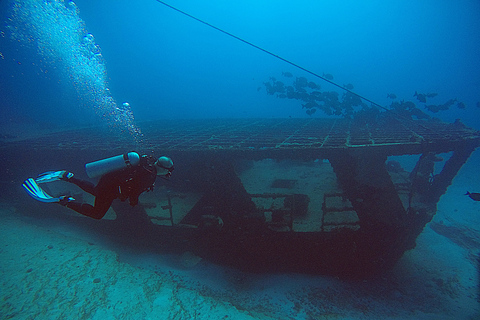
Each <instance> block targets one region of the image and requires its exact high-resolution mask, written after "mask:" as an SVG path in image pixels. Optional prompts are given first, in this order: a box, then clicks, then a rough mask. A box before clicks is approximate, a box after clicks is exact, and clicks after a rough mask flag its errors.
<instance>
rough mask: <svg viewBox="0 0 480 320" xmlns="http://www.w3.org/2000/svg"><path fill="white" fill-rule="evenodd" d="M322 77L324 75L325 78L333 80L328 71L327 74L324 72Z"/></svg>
mask: <svg viewBox="0 0 480 320" xmlns="http://www.w3.org/2000/svg"><path fill="white" fill-rule="evenodd" d="M322 77H324V78H325V79H327V80H333V76H332V75H331V74H330V73H327V74H325V73H324V74H323V75H322Z"/></svg>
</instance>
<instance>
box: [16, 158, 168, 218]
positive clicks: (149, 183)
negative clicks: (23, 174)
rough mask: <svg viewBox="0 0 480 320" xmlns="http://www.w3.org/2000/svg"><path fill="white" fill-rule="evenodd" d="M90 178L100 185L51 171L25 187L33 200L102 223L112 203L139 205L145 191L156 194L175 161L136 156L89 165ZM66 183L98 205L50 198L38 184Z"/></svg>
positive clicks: (109, 159)
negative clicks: (157, 181) (157, 184)
mask: <svg viewBox="0 0 480 320" xmlns="http://www.w3.org/2000/svg"><path fill="white" fill-rule="evenodd" d="M85 169H86V171H87V175H88V176H89V177H90V178H94V177H98V176H100V180H99V181H98V184H97V185H96V186H95V185H94V184H93V183H91V182H89V181H85V180H80V179H77V178H75V177H74V175H73V173H71V172H68V171H65V170H63V171H49V172H45V173H42V174H40V175H39V176H38V177H37V178H36V179H32V178H29V179H27V180H25V182H24V183H23V187H24V188H25V190H26V191H27V192H28V194H29V195H30V196H31V197H33V198H34V199H36V200H38V201H41V202H47V203H59V204H60V205H63V206H66V207H67V208H70V209H72V210H75V211H76V212H78V213H80V214H83V215H85V216H87V217H90V218H94V219H101V218H103V216H104V215H105V213H106V212H107V211H108V209H109V208H110V206H111V204H112V202H113V200H115V199H120V200H121V201H125V200H127V199H129V202H130V205H131V206H135V205H137V204H138V196H139V195H140V194H141V193H143V192H144V191H151V190H153V187H154V184H155V179H156V177H157V176H160V177H163V178H168V177H170V175H171V174H172V171H173V169H174V168H173V161H172V159H170V158H169V157H166V156H162V157H160V158H158V159H155V158H154V157H153V156H147V155H143V156H141V157H140V156H139V155H138V154H137V153H136V152H129V153H126V154H123V155H119V156H115V157H111V158H107V159H103V160H99V161H95V162H91V163H87V164H86V165H85ZM58 180H62V181H66V182H70V183H73V184H75V185H77V186H78V187H80V188H81V189H82V190H83V191H85V192H88V193H90V194H92V195H94V196H95V204H94V205H93V206H92V205H90V204H88V203H82V202H77V201H75V199H74V198H72V197H69V196H65V195H64V196H60V197H56V198H55V197H52V196H50V195H49V194H47V193H46V192H45V191H44V190H43V189H42V188H41V187H40V186H39V185H38V184H41V183H46V182H52V181H58Z"/></svg>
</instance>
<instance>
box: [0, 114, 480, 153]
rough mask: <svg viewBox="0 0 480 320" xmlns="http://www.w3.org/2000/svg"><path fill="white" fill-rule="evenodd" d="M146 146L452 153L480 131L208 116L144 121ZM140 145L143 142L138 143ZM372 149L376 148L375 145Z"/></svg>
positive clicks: (62, 143)
mask: <svg viewBox="0 0 480 320" xmlns="http://www.w3.org/2000/svg"><path fill="white" fill-rule="evenodd" d="M140 127H141V130H142V132H143V134H144V141H143V146H144V147H146V148H152V149H161V150H164V151H173V152H175V151H177V152H195V151H197V152H211V151H217V152H225V153H228V152H234V153H235V152H243V153H268V154H270V155H273V156H275V153H277V154H281V153H282V152H283V153H285V152H290V154H291V153H292V152H293V153H297V152H298V153H301V154H302V155H305V154H306V153H308V152H315V153H316V156H318V155H319V154H320V155H322V154H327V155H328V154H330V153H331V152H336V151H338V150H345V149H352V148H355V149H357V148H375V149H376V150H382V151H383V152H384V153H386V154H388V155H394V154H418V153H422V152H425V151H437V152H447V151H452V150H456V149H457V148H459V147H462V146H463V145H474V146H478V145H479V144H480V132H479V131H475V130H473V129H471V128H468V127H466V126H464V125H463V124H461V123H454V124H447V123H443V122H440V121H420V120H402V121H400V120H398V119H393V118H390V119H388V120H382V121H379V122H378V123H376V124H374V125H372V124H369V125H367V124H359V123H358V122H353V121H352V120H348V119H205V120H168V121H167V120H161V121H153V122H146V123H143V124H142V125H141V126H140ZM132 141H133V140H132V139H131V137H129V136H128V134H126V133H125V134H119V133H118V132H117V133H113V132H112V131H111V130H108V129H106V128H102V129H100V128H90V129H82V130H75V131H68V132H62V133H57V134H51V135H48V136H43V137H38V138H34V139H29V140H23V141H17V142H4V143H2V144H1V145H0V148H1V149H4V148H8V147H12V146H21V145H28V147H33V148H42V149H102V150H112V149H124V148H128V147H131V146H134V145H133V143H132ZM137 147H138V146H137ZM372 150H373V149H372Z"/></svg>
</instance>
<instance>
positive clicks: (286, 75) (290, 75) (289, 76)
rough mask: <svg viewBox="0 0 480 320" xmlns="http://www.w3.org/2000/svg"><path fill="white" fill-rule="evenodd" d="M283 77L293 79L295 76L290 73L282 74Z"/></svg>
mask: <svg viewBox="0 0 480 320" xmlns="http://www.w3.org/2000/svg"><path fill="white" fill-rule="evenodd" d="M282 76H284V77H287V78H291V77H293V74H291V73H290V72H282Z"/></svg>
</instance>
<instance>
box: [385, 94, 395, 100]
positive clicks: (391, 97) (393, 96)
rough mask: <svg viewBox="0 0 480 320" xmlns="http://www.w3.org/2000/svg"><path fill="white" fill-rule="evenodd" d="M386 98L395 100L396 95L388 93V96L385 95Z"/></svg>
mask: <svg viewBox="0 0 480 320" xmlns="http://www.w3.org/2000/svg"><path fill="white" fill-rule="evenodd" d="M387 98H390V99H397V95H396V94H395V93H389V94H387Z"/></svg>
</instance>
